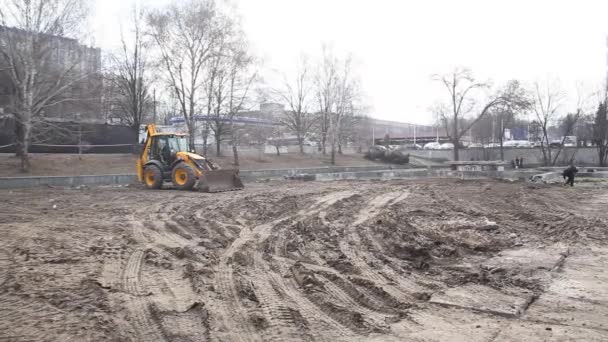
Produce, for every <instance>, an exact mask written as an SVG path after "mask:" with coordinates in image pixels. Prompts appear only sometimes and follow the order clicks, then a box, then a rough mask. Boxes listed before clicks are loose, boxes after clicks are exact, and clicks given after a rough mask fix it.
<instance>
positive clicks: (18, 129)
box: [15, 120, 24, 157]
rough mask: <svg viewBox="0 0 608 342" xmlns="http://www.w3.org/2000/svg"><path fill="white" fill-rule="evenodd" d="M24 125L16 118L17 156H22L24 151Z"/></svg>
mask: <svg viewBox="0 0 608 342" xmlns="http://www.w3.org/2000/svg"><path fill="white" fill-rule="evenodd" d="M23 134H24V132H23V125H22V124H21V122H20V121H19V120H15V157H21V153H23V147H22V146H21V145H22V141H23Z"/></svg>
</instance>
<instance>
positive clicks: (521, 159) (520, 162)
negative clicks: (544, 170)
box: [519, 157, 524, 169]
mask: <svg viewBox="0 0 608 342" xmlns="http://www.w3.org/2000/svg"><path fill="white" fill-rule="evenodd" d="M519 167H520V168H521V169H523V168H524V157H519Z"/></svg>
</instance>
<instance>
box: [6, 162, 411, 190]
mask: <svg viewBox="0 0 608 342" xmlns="http://www.w3.org/2000/svg"><path fill="white" fill-rule="evenodd" d="M392 168H393V169H398V170H403V169H404V167H399V166H393V167H392ZM387 169H391V166H390V165H387V166H383V165H380V166H352V167H320V168H303V169H276V170H241V171H240V175H241V177H242V178H243V179H244V180H245V181H252V180H256V179H263V178H276V177H283V176H294V175H297V174H302V173H307V174H319V173H340V172H361V171H362V172H369V171H377V170H387ZM404 170H411V169H404ZM136 182H137V175H135V174H118V175H81V176H30V177H0V189H19V188H33V187H38V186H79V185H121V184H132V183H136Z"/></svg>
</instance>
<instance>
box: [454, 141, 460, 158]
mask: <svg viewBox="0 0 608 342" xmlns="http://www.w3.org/2000/svg"><path fill="white" fill-rule="evenodd" d="M458 160H459V155H458V145H457V144H454V161H458Z"/></svg>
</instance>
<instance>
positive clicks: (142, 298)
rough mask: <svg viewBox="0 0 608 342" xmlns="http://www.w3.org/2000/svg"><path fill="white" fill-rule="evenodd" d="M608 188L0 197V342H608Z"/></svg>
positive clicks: (472, 185) (474, 183)
mask: <svg viewBox="0 0 608 342" xmlns="http://www.w3.org/2000/svg"><path fill="white" fill-rule="evenodd" d="M606 204H608V186H606V185H601V184H599V185H598V184H584V185H580V186H577V187H574V188H563V187H559V186H547V185H544V186H543V185H531V184H525V183H511V182H506V181H495V180H454V179H424V180H393V181H344V182H328V183H322V182H307V183H300V182H287V181H285V182H279V181H277V182H269V183H255V184H247V188H246V189H245V190H243V191H237V192H227V193H219V194H203V193H196V192H178V191H175V190H159V191H146V190H143V189H139V188H131V187H120V188H115V187H98V188H79V189H29V190H18V191H15V190H13V191H8V190H4V191H1V192H0V236H1V237H2V238H1V239H0V341H300V340H304V341H467V342H473V341H522V340H526V341H607V340H608V287H607V286H606V283H607V282H608V271H606V265H607V262H608V248H606V246H605V242H606V237H607V235H608V234H607V232H608V230H607V229H608V228H607V223H606V222H607V221H606V219H607V218H608V216H607V215H608V214H607V213H606V210H605V208H606Z"/></svg>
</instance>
